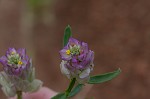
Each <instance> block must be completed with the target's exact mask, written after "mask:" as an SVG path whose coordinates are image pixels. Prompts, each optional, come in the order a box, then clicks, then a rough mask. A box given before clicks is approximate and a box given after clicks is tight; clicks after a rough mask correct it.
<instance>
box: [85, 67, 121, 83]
mask: <svg viewBox="0 0 150 99" xmlns="http://www.w3.org/2000/svg"><path fill="white" fill-rule="evenodd" d="M120 72H121V70H120V68H119V69H118V70H116V71H114V72H109V73H105V74H101V75H96V76H91V77H90V80H89V81H88V83H89V84H99V83H103V82H106V81H109V80H111V79H113V78H115V77H116V76H118V75H119V74H120Z"/></svg>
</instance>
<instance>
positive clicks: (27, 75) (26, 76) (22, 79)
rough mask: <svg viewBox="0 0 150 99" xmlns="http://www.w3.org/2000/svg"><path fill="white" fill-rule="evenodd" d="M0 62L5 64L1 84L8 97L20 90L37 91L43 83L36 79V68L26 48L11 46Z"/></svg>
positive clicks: (1, 74) (0, 76) (0, 75)
mask: <svg viewBox="0 0 150 99" xmlns="http://www.w3.org/2000/svg"><path fill="white" fill-rule="evenodd" d="M0 63H1V64H2V65H3V71H2V72H0V84H1V85H2V90H3V92H4V93H5V94H6V95H7V96H8V97H12V96H15V95H16V93H17V92H18V91H21V92H33V91H36V90H38V88H39V87H40V86H41V85H42V82H41V81H40V80H37V79H35V69H34V68H33V66H32V60H31V59H30V58H29V57H28V56H27V55H26V50H25V49H23V48H21V49H18V50H16V49H15V48H9V49H8V50H7V52H6V55H5V56H2V57H1V58H0Z"/></svg>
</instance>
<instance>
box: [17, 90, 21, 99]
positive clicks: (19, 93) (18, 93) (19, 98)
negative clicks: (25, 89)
mask: <svg viewBox="0 0 150 99" xmlns="http://www.w3.org/2000/svg"><path fill="white" fill-rule="evenodd" d="M17 99H22V91H17Z"/></svg>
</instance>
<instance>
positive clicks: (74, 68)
mask: <svg viewBox="0 0 150 99" xmlns="http://www.w3.org/2000/svg"><path fill="white" fill-rule="evenodd" d="M60 55H61V59H62V62H61V64H60V68H61V72H62V73H63V74H65V75H66V76H67V77H68V78H69V79H72V78H76V80H77V81H78V82H79V83H84V82H86V81H87V80H88V79H89V75H90V73H91V71H92V70H93V67H94V65H93V60H94V52H93V51H91V50H89V48H88V45H87V43H84V42H80V41H78V40H76V39H74V38H70V39H69V41H68V44H67V45H66V46H65V47H64V48H63V49H62V50H61V51H60Z"/></svg>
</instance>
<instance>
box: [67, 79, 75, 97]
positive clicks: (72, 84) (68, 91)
mask: <svg viewBox="0 0 150 99" xmlns="http://www.w3.org/2000/svg"><path fill="white" fill-rule="evenodd" d="M75 82H76V78H73V79H72V80H71V82H70V84H69V87H68V88H67V90H66V96H67V97H68V95H69V93H70V92H71V90H72V88H73V86H74V84H75Z"/></svg>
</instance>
